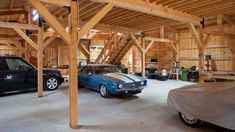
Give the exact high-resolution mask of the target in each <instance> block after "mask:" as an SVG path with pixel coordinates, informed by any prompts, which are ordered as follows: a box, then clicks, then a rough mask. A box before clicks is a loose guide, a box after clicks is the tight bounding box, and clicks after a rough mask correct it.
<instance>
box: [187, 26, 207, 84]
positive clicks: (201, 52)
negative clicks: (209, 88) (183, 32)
mask: <svg viewBox="0 0 235 132" xmlns="http://www.w3.org/2000/svg"><path fill="white" fill-rule="evenodd" d="M189 30H190V31H191V34H192V36H193V38H194V40H195V42H196V44H197V46H198V52H199V83H204V50H205V46H204V45H203V43H204V40H203V39H204V38H202V37H201V38H200V35H199V34H198V32H197V30H196V28H195V26H194V25H193V24H192V23H190V24H189Z"/></svg>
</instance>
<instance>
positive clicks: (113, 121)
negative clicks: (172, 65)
mask: <svg viewBox="0 0 235 132" xmlns="http://www.w3.org/2000/svg"><path fill="white" fill-rule="evenodd" d="M187 84H189V83H187V82H181V81H175V80H168V81H164V82H161V81H157V80H149V85H148V87H147V88H145V89H144V91H143V92H142V93H140V94H138V95H135V96H131V97H113V98H110V99H104V98H102V97H101V96H100V95H99V94H98V93H97V92H95V91H91V90H89V89H86V88H83V89H79V124H80V125H81V128H80V129H79V130H73V129H70V127H69V110H68V106H69V105H68V104H69V101H68V97H69V95H68V85H67V84H64V85H63V86H61V87H59V89H58V90H56V91H52V92H50V91H46V92H45V93H44V94H45V96H44V97H43V98H40V99H39V98H37V93H36V92H26V93H20V94H7V95H1V96H2V97H0V132H67V131H68V132H70V131H71V132H73V131H80V132H221V131H226V130H224V129H223V128H220V127H217V126H214V125H211V124H208V123H207V124H205V125H203V126H202V127H201V128H190V127H187V126H185V125H184V124H183V123H182V122H181V121H180V119H179V117H178V115H177V112H176V111H174V110H171V109H170V108H168V106H167V104H166V99H167V94H168V91H169V90H171V89H173V88H177V87H180V86H183V85H187Z"/></svg>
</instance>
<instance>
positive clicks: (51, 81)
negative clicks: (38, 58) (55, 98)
mask: <svg viewBox="0 0 235 132" xmlns="http://www.w3.org/2000/svg"><path fill="white" fill-rule="evenodd" d="M44 86H45V89H46V90H49V91H51V90H56V89H57V88H58V87H59V80H58V78H57V77H53V76H52V77H48V78H47V79H46V80H45V83H44Z"/></svg>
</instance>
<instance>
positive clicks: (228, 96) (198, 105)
mask: <svg viewBox="0 0 235 132" xmlns="http://www.w3.org/2000/svg"><path fill="white" fill-rule="evenodd" d="M167 103H168V105H169V106H170V107H171V108H173V109H175V110H177V111H178V112H180V113H183V116H182V117H181V119H182V118H183V121H184V123H185V124H187V125H189V126H193V125H195V124H194V123H197V125H199V124H200V123H199V122H197V121H199V120H201V121H206V122H209V123H212V124H215V125H218V126H222V127H224V128H228V129H232V130H235V82H220V83H205V84H194V85H188V86H183V87H181V88H179V89H174V90H171V91H170V92H169V94H168V100H167ZM185 115H188V116H190V118H187V116H185ZM192 117H193V118H192ZM196 119H198V120H196ZM190 121H191V122H190Z"/></svg>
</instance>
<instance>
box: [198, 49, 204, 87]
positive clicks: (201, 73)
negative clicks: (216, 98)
mask: <svg viewBox="0 0 235 132" xmlns="http://www.w3.org/2000/svg"><path fill="white" fill-rule="evenodd" d="M199 83H204V50H199Z"/></svg>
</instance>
